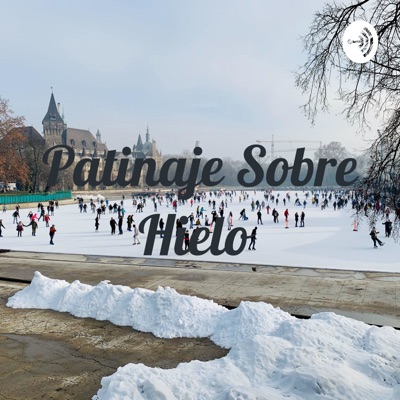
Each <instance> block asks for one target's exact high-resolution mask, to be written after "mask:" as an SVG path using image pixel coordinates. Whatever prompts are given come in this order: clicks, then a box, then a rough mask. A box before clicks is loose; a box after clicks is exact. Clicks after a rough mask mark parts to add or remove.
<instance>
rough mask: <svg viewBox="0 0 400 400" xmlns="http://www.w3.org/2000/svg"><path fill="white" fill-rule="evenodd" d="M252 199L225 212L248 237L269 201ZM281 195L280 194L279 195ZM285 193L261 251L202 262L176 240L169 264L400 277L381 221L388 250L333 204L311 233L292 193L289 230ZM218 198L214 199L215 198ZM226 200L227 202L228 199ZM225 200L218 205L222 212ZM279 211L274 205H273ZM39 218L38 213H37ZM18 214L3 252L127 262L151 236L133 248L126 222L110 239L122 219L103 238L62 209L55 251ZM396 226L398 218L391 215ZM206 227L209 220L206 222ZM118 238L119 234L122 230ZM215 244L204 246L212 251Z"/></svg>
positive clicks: (89, 217) (89, 218)
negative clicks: (257, 204)
mask: <svg viewBox="0 0 400 400" xmlns="http://www.w3.org/2000/svg"><path fill="white" fill-rule="evenodd" d="M248 193H249V195H250V197H249V199H248V200H246V201H244V202H243V201H242V202H241V203H239V195H240V192H237V195H236V197H234V199H233V201H232V203H231V202H229V201H228V208H227V209H226V210H225V216H227V215H228V213H229V211H232V212H233V222H234V227H244V228H245V229H246V230H247V232H248V234H250V232H251V230H252V229H253V228H254V227H255V226H256V221H257V216H256V212H251V210H250V209H251V208H250V203H251V200H252V199H254V200H256V199H259V200H260V201H262V200H263V192H256V193H255V192H253V191H250V192H248ZM277 193H278V192H274V194H275V195H276V194H277ZM284 194H285V192H280V201H279V205H278V206H277V207H276V208H277V210H278V212H279V214H280V217H279V220H280V223H279V224H274V223H273V219H272V216H271V214H269V215H267V212H266V210H265V209H264V210H263V222H264V224H263V225H258V235H257V243H256V251H249V250H247V246H246V249H245V250H244V251H243V252H242V253H240V254H238V255H236V256H229V255H227V254H226V253H223V254H221V255H219V256H213V255H212V254H211V253H209V252H208V253H206V254H204V255H202V256H198V257H196V256H193V255H190V254H187V255H184V256H177V255H176V254H175V252H174V240H175V239H174V238H173V240H172V242H171V246H170V250H169V254H168V256H165V258H167V257H169V258H182V259H187V260H189V259H198V260H209V261H219V262H224V261H233V262H235V263H240V262H245V263H260V264H269V265H283V266H301V267H317V268H318V267H322V268H340V269H351V270H369V271H371V270H375V271H388V272H400V259H399V257H398V254H399V244H396V243H394V241H393V239H392V238H389V239H386V238H385V237H384V226H383V225H382V222H383V220H382V221H379V223H378V225H377V228H378V231H380V235H379V237H380V238H381V239H382V240H383V241H384V242H385V246H384V247H381V248H378V249H374V248H373V243H372V240H371V238H370V236H369V235H368V233H369V226H368V224H367V222H364V223H363V224H362V226H361V227H359V230H358V231H357V232H353V217H352V215H353V214H352V210H351V206H350V205H349V206H348V207H347V208H345V209H344V210H340V211H338V210H336V211H334V210H333V207H332V203H331V204H330V206H329V208H327V209H325V210H321V208H320V207H315V206H312V205H311V201H310V199H308V205H307V206H306V208H305V209H304V211H305V214H306V217H305V227H304V228H295V227H294V213H295V212H296V211H297V212H298V213H299V214H300V213H301V211H303V207H302V206H301V207H298V206H297V207H295V206H294V204H293V203H294V198H295V195H294V192H291V202H290V203H288V204H287V208H288V210H289V213H290V216H289V229H285V222H284V216H283V213H284V211H285V209H286V207H284V206H283V203H282V199H283V196H284ZM298 196H299V198H300V200H301V202H302V201H303V199H304V198H305V197H304V196H305V192H302V191H299V192H298ZM213 198H214V197H213ZM221 199H225V197H224V196H223V197H222V198H221ZM221 199H217V210H218V205H219V203H220V201H221ZM110 200H112V201H118V202H119V201H120V200H121V199H120V198H118V199H110ZM270 205H271V207H272V208H273V207H274V205H273V204H272V203H270ZM196 206H197V203H195V205H194V206H193V207H191V206H190V203H187V204H186V205H184V206H178V212H177V214H176V215H177V217H179V216H182V215H185V216H188V215H189V214H190V213H191V212H194V213H195V210H196ZM200 206H203V207H204V208H205V209H206V211H205V214H208V216H209V217H210V214H211V209H210V207H209V206H208V204H207V203H205V202H202V203H200ZM124 208H125V210H126V216H127V215H129V214H132V215H133V216H134V219H135V221H136V223H137V224H138V223H140V221H141V220H142V219H143V218H145V217H147V216H148V215H150V214H153V213H154V209H153V205H152V204H151V202H149V201H148V202H147V205H146V207H145V208H144V212H143V213H136V207H133V205H132V200H131V199H129V198H127V199H125V202H124ZM242 208H245V209H246V212H247V215H248V217H249V219H248V220H247V221H239V220H238V218H239V212H240V210H241V209H242ZM28 211H29V210H26V209H23V210H21V219H22V221H23V222H24V223H25V224H27V223H28V218H27V214H28ZM32 211H33V212H36V210H35V209H33V210H32ZM157 212H158V213H160V214H161V217H162V218H163V219H164V221H166V219H167V215H168V214H169V213H173V210H172V209H171V207H168V208H167V207H166V205H165V203H164V204H163V205H162V206H159V207H158V210H157ZM11 214H12V210H11V209H9V210H8V211H7V212H6V213H3V214H1V213H0V218H3V224H4V225H5V226H6V229H5V230H3V237H2V238H0V246H1V247H2V248H8V249H14V250H27V251H45V252H58V253H77V254H97V255H110V256H127V257H138V256H143V253H144V246H145V242H146V235H141V236H140V240H141V244H140V245H137V246H132V243H133V239H132V233H131V232H128V231H127V230H126V216H125V222H124V234H123V235H115V236H111V235H110V225H109V221H110V218H111V217H114V218H116V214H109V213H108V210H107V212H106V215H103V216H102V217H101V220H100V228H99V232H95V228H94V219H95V214H92V213H91V211H90V210H89V209H88V213H86V214H84V213H82V214H81V213H80V212H79V209H78V205H77V204H76V205H71V206H62V207H60V209H59V210H56V215H55V216H54V217H52V220H51V223H54V224H55V225H56V229H57V233H56V236H55V240H54V241H55V245H54V246H51V245H49V236H48V228H45V223H44V222H42V221H40V222H39V229H38V232H37V235H36V237H32V236H31V231H30V228H25V231H24V232H23V237H22V238H17V232H16V231H15V225H13V223H12V216H11ZM391 219H392V220H393V214H392V215H391ZM202 224H203V225H204V220H202ZM117 233H118V230H117ZM227 233H228V230H227V225H226V223H225V226H224V230H223V234H222V237H221V244H220V247H222V246H223V244H224V241H225V237H226V235H227ZM210 242H211V239H209V240H208V242H206V243H205V244H204V247H208V246H209V244H210ZM161 243H162V239H160V238H157V239H156V241H155V246H154V251H153V257H160V256H159V253H160V248H161Z"/></svg>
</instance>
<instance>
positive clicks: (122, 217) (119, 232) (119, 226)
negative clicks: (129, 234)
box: [118, 214, 124, 235]
mask: <svg viewBox="0 0 400 400" xmlns="http://www.w3.org/2000/svg"><path fill="white" fill-rule="evenodd" d="M123 222H124V216H123V215H122V214H121V215H120V216H119V217H118V235H122V234H123V233H124V232H123V231H122V224H123Z"/></svg>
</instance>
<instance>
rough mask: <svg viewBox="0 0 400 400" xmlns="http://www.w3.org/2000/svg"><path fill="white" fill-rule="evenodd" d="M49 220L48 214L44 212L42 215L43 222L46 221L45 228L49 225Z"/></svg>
mask: <svg viewBox="0 0 400 400" xmlns="http://www.w3.org/2000/svg"><path fill="white" fill-rule="evenodd" d="M49 221H50V215H49V214H46V215H45V216H44V222H46V228H48V227H49V226H50V224H49Z"/></svg>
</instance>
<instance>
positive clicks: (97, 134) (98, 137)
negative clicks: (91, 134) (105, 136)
mask: <svg viewBox="0 0 400 400" xmlns="http://www.w3.org/2000/svg"><path fill="white" fill-rule="evenodd" d="M96 140H97V141H98V142H99V143H101V133H100V131H99V130H98V129H97V133H96Z"/></svg>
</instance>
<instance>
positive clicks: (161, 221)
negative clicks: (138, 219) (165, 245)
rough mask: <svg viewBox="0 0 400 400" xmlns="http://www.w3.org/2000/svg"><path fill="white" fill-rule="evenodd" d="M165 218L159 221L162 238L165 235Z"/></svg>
mask: <svg viewBox="0 0 400 400" xmlns="http://www.w3.org/2000/svg"><path fill="white" fill-rule="evenodd" d="M164 225H165V224H164V220H163V219H162V218H161V219H160V222H159V223H158V226H159V228H160V238H163V237H164V235H163V232H164Z"/></svg>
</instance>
